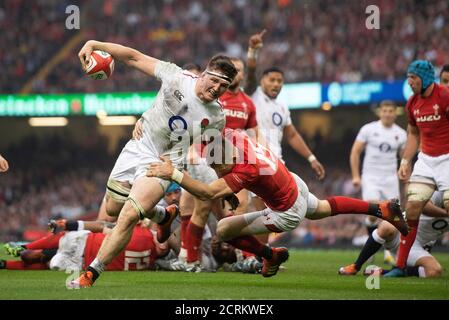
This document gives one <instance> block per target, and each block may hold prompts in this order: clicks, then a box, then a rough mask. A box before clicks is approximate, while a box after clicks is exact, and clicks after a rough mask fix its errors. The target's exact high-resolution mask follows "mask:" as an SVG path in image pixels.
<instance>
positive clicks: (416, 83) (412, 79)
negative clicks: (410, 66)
mask: <svg viewBox="0 0 449 320" xmlns="http://www.w3.org/2000/svg"><path fill="white" fill-rule="evenodd" d="M407 81H408V84H409V86H410V88H412V91H413V93H414V94H420V93H421V88H422V81H421V78H420V77H418V76H417V75H416V74H413V73H409V74H408V75H407Z"/></svg>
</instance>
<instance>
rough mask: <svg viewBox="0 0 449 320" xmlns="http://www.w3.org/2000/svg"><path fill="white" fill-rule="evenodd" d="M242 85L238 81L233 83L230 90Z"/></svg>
mask: <svg viewBox="0 0 449 320" xmlns="http://www.w3.org/2000/svg"><path fill="white" fill-rule="evenodd" d="M239 86H240V82H237V83H234V82H233V83H231V84H230V85H229V87H228V90H231V91H234V90H235V89H237V88H238V87H239Z"/></svg>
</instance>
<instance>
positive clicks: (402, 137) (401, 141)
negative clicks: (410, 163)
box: [399, 128, 407, 150]
mask: <svg viewBox="0 0 449 320" xmlns="http://www.w3.org/2000/svg"><path fill="white" fill-rule="evenodd" d="M406 142H407V131H405V130H404V129H402V128H401V135H400V138H399V149H400V150H402V149H404V148H405V144H406Z"/></svg>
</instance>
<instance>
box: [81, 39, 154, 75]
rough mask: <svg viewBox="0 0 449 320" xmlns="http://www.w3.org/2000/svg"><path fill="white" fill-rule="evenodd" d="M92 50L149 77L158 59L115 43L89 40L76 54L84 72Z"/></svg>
mask: <svg viewBox="0 0 449 320" xmlns="http://www.w3.org/2000/svg"><path fill="white" fill-rule="evenodd" d="M94 50H101V51H106V52H108V53H109V54H111V55H112V56H113V57H114V59H118V60H119V61H121V62H123V63H125V64H126V65H127V66H130V67H133V68H135V69H137V70H139V71H141V72H143V73H145V74H147V75H150V76H154V72H155V66H156V64H157V63H158V62H159V60H158V59H156V58H153V57H150V56H147V55H145V54H143V53H142V52H140V51H138V50H136V49H133V48H129V47H125V46H122V45H120V44H116V43H110V42H100V41H95V40H89V41H87V42H86V44H85V45H84V46H83V47H82V48H81V50H80V52H79V53H78V57H79V59H80V61H81V65H82V67H83V69H84V70H86V68H87V65H88V64H89V60H90V56H91V54H92V51H94Z"/></svg>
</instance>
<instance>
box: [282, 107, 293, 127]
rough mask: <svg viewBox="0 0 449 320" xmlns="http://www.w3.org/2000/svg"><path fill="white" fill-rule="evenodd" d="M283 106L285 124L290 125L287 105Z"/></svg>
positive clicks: (290, 119)
mask: <svg viewBox="0 0 449 320" xmlns="http://www.w3.org/2000/svg"><path fill="white" fill-rule="evenodd" d="M284 108H285V125H286V126H288V125H291V124H292V117H291V116H290V110H288V107H287V106H284Z"/></svg>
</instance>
